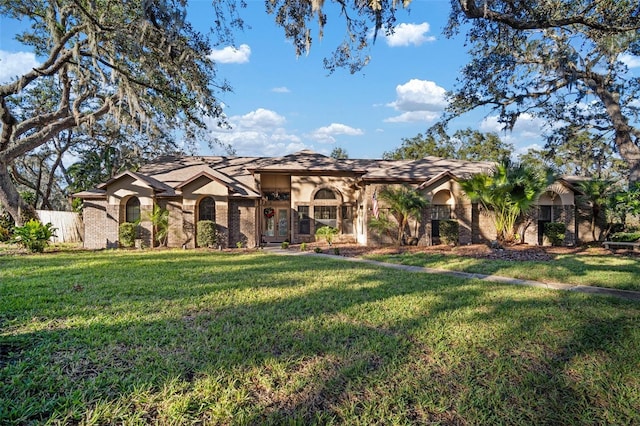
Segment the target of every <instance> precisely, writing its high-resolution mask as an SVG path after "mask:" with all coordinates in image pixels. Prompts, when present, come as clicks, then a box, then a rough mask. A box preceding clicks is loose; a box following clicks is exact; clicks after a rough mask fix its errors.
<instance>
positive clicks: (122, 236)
mask: <svg viewBox="0 0 640 426" xmlns="http://www.w3.org/2000/svg"><path fill="white" fill-rule="evenodd" d="M136 238H138V224H137V223H132V222H124V223H121V224H120V227H119V228H118V239H119V241H120V245H121V246H122V247H133V246H134V245H135V243H136Z"/></svg>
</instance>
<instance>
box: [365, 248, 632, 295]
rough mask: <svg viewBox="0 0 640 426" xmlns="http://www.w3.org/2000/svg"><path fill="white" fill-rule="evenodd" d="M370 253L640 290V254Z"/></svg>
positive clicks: (428, 264)
mask: <svg viewBox="0 0 640 426" xmlns="http://www.w3.org/2000/svg"><path fill="white" fill-rule="evenodd" d="M366 257H367V258H369V259H373V260H378V261H382V262H390V263H399V264H403V265H412V266H421V267H428V268H436V269H447V270H452V271H463V272H471V273H476V274H486V275H501V276H505V277H513V278H520V279H527V280H534V281H541V282H559V283H565V284H576V285H587V286H596V287H607V288H615V289H620V290H635V291H640V258H638V257H630V256H615V255H611V254H606V255H604V254H588V253H587V254H563V255H556V256H555V257H554V259H553V260H551V261H509V260H496V259H477V258H472V257H467V256H458V255H455V254H441V253H409V252H405V253H401V254H393V255H369V256H366Z"/></svg>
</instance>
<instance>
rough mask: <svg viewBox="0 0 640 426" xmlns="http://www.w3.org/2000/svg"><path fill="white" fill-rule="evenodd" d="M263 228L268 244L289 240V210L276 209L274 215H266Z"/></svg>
mask: <svg viewBox="0 0 640 426" xmlns="http://www.w3.org/2000/svg"><path fill="white" fill-rule="evenodd" d="M263 226H264V228H263V229H264V241H265V242H266V243H276V242H278V243H280V242H282V241H285V240H289V209H288V208H278V207H276V208H274V209H273V214H265V216H264V222H263Z"/></svg>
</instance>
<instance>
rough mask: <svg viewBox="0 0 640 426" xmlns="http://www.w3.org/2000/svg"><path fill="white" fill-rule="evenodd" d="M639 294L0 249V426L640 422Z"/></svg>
mask: <svg viewBox="0 0 640 426" xmlns="http://www.w3.org/2000/svg"><path fill="white" fill-rule="evenodd" d="M639 323H640V304H638V303H633V302H626V301H621V300H617V299H609V298H606V297H594V296H588V295H581V294H574V293H569V292H557V291H549V290H542V289H535V288H526V287H519V286H507V285H499V284H492V283H487V282H482V281H477V280H462V279H456V278H452V277H443V276H434V275H427V274H419V273H406V272H402V271H396V270H391V269H383V268H378V267H375V266H371V265H362V264H354V263H351V262H343V261H340V260H331V259H327V258H322V257H315V256H313V257H310V256H291V257H290V256H273V255H269V254H263V253H245V254H229V253H220V252H217V251H216V252H207V251H182V250H175V251H169V250H167V251H103V252H97V253H89V252H75V253H55V254H44V255H30V256H13V255H4V256H0V329H1V333H0V424H58V423H60V424H68V423H72V424H73V423H80V424H109V423H115V424H148V423H157V424H185V423H206V424H345V423H346V424H356V425H357V424H399V425H400V424H416V423H441V424H496V423H499V424H638V423H640V369H639V368H638V362H639V361H638V353H640V327H638V324H639Z"/></svg>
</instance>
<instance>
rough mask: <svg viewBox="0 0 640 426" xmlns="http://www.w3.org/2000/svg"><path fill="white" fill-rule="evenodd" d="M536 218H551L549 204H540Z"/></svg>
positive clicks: (547, 219) (546, 219)
mask: <svg viewBox="0 0 640 426" xmlns="http://www.w3.org/2000/svg"><path fill="white" fill-rule="evenodd" d="M538 220H545V221H551V220H553V217H552V210H551V206H540V214H539V217H538Z"/></svg>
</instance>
